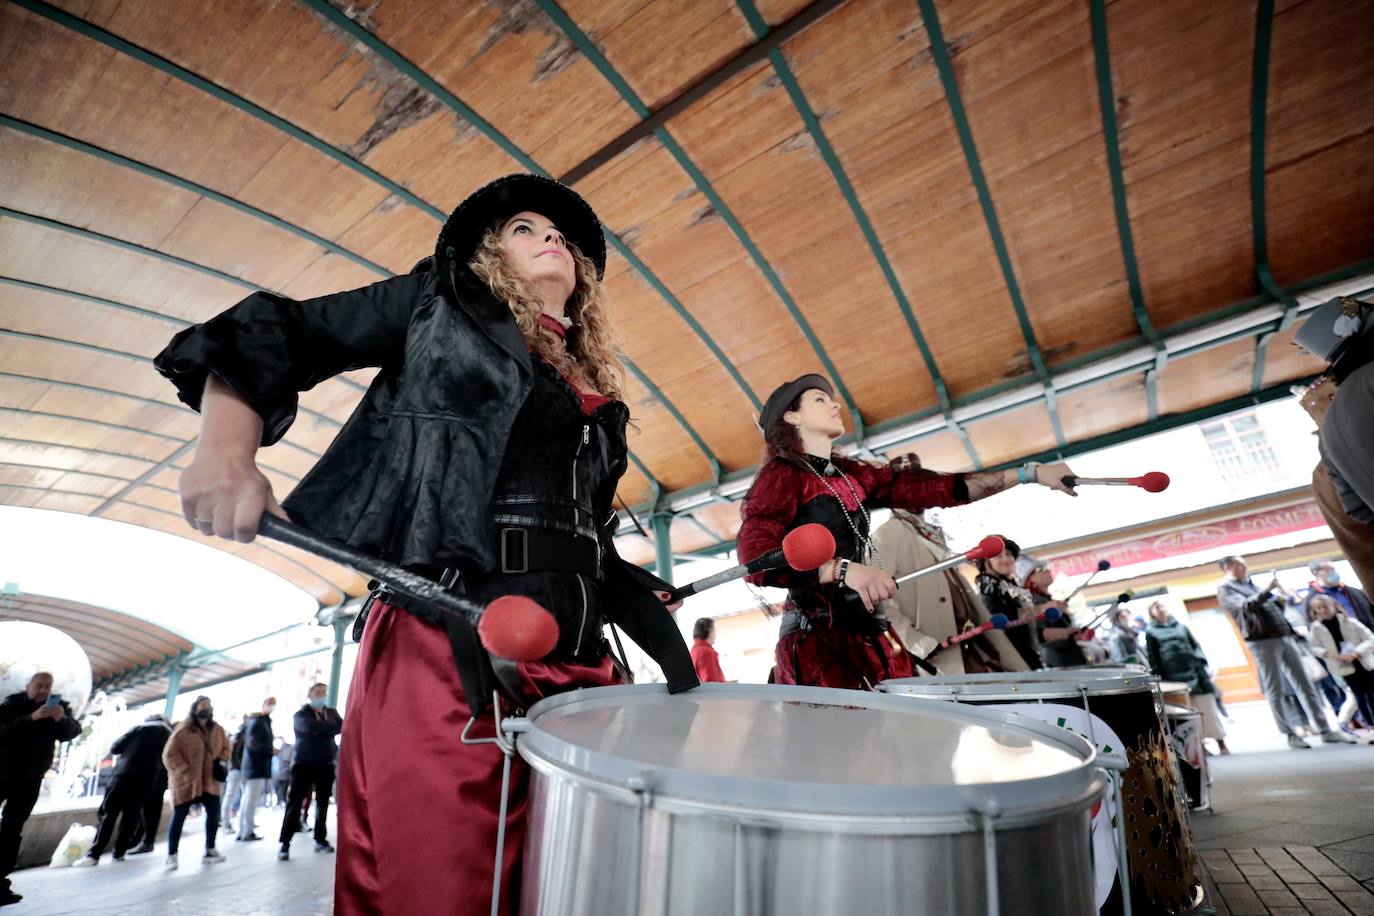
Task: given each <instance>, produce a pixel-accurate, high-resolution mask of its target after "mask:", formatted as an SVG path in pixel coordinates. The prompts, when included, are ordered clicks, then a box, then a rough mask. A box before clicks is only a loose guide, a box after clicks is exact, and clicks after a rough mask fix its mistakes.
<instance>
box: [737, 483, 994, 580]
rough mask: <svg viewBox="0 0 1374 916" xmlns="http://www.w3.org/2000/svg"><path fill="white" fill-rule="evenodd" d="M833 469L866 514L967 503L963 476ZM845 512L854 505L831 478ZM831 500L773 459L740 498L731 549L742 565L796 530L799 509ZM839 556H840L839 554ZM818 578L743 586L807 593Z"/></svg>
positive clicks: (782, 572)
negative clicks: (852, 490) (849, 484)
mask: <svg viewBox="0 0 1374 916" xmlns="http://www.w3.org/2000/svg"><path fill="white" fill-rule="evenodd" d="M835 464H836V465H837V466H838V467H839V468H840V470H842V471H844V473H845V474H847V475H848V476H849V479H850V481H851V482H852V483H853V484H854V486H855V488H856V489H857V490H858V494H859V497H860V498H861V499H862V500H863V504H864V505H865V506H866V507H867V508H869V509H881V508H888V507H891V508H898V509H908V510H910V511H912V512H920V511H922V510H925V509H930V508H933V507H935V506H957V505H960V504H962V503H965V502H968V487H967V485H966V484H965V483H964V478H963V475H962V474H939V473H936V472H935V471H927V470H924V469H919V468H913V469H910V470H894V469H893V468H892V467H890V466H888V465H876V464H869V463H867V462H864V461H856V460H853V459H850V458H839V459H836V461H835ZM830 481H831V486H832V487H834V488H835V491H836V492H837V493H838V494H839V495H840V498H841V502H842V503H843V504H844V508H845V509H846V510H848V511H850V512H853V511H855V510H856V509H857V508H858V506H857V504H856V503H855V502H854V499H853V496H852V495H851V494H850V492H849V488H848V487H846V486H845V485H844V483H843V482H842V481H841V480H840V478H838V477H835V478H830ZM821 497H826V498H830V499H833V498H834V497H833V496H832V495H831V493H830V491H829V490H828V489H826V487H825V484H824V483H822V482H821V479H820V478H819V477H817V476H816V475H815V474H812V473H811V472H810V471H809V470H807V469H806V468H804V467H801V466H799V465H796V464H793V463H791V462H788V461H782V460H778V459H773V460H772V461H769V462H768V463H767V464H765V465H764V466H763V468H762V469H761V470H760V471H759V474H758V477H757V478H755V480H754V485H753V486H752V487H751V488H750V489H749V493H748V495H746V496H745V498H744V505H743V507H742V509H741V514H742V515H743V517H744V523H743V525H741V527H740V530H739V535H738V537H737V540H736V546H737V549H738V551H739V559H740V562H741V563H747V562H749V561H750V560H752V559H754V558H755V557H757V556H760V555H761V554H764V553H767V552H768V551H770V550H773V549H775V548H776V547H778V546H780V545H781V544H782V539H783V535H785V534H787V532H788V531H790V530H792V529H793V528H795V527H797V518H798V516H800V515H801V514H802V507H803V506H805V505H807V504H808V503H810V502H811V501H812V500H815V499H818V498H821ZM832 533H834V534H835V535H836V540H837V541H840V540H843V539H848V538H849V537H850V534H849V532H848V531H833V529H832ZM841 552H843V551H842V550H841ZM817 575H818V573H817V572H815V571H812V572H796V571H794V570H790V569H787V568H783V569H778V570H769V571H767V572H762V573H755V574H754V575H752V576H749V577H748V581H750V582H752V583H753V584H755V585H771V586H775V587H777V588H807V587H814V586H815V585H816V583H817Z"/></svg>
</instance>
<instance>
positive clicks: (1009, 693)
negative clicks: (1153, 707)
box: [878, 668, 1159, 700]
mask: <svg viewBox="0 0 1374 916" xmlns="http://www.w3.org/2000/svg"><path fill="white" fill-rule="evenodd" d="M1101 670H1104V671H1110V672H1111V673H1110V674H1106V675H1103V676H1099V677H1093V676H1091V675H1090V674H1089V673H1088V669H1057V668H1050V669H1047V670H1042V671H1003V672H997V673H994V674H943V675H934V676H926V677H900V678H889V679H888V680H885V681H879V682H878V690H879V692H881V693H886V694H891V695H893V696H919V697H934V698H936V699H946V700H956V699H958V698H960V697H966V696H967V697H974V698H977V699H980V700H1023V699H1033V700H1048V699H1062V698H1074V697H1082V695H1083V694H1084V693H1087V695H1088V696H1089V697H1104V696H1116V695H1121V694H1131V693H1142V692H1147V691H1148V692H1150V693H1153V692H1154V690H1155V686H1156V685H1157V684H1158V682H1159V677H1158V676H1157V675H1154V674H1148V673H1144V672H1142V673H1139V674H1135V673H1130V674H1123V672H1125V671H1127V670H1129V669H1125V668H1115V669H1101Z"/></svg>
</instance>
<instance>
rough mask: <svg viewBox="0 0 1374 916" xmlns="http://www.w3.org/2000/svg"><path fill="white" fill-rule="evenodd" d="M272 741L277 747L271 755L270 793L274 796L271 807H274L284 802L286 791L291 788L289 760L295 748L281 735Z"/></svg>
mask: <svg viewBox="0 0 1374 916" xmlns="http://www.w3.org/2000/svg"><path fill="white" fill-rule="evenodd" d="M273 743H274V744H275V745H276V748H277V752H276V754H274V755H273V757H272V794H273V795H274V796H275V801H273V803H272V807H274V808H275V807H276V806H278V805H285V804H286V796H287V793H288V792H289V791H290V790H291V761H292V758H293V757H294V756H295V753H296V748H295V746H294V745H291V744H287V743H286V739H284V738H281V737H278V738H277V739H276V741H274V742H273Z"/></svg>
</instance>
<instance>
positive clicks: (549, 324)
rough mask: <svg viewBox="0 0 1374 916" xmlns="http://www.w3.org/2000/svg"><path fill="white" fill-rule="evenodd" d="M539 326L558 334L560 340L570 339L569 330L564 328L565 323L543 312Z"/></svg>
mask: <svg viewBox="0 0 1374 916" xmlns="http://www.w3.org/2000/svg"><path fill="white" fill-rule="evenodd" d="M539 324H540V325H542V326H543V327H545V328H548V329H549V330H550V331H553V332H554V333H555V334H557V335H558V339H559V340H567V339H568V329H567V328H565V327H563V322H561V321H559V320H558V319H557V318H555V317H553V316H552V315H545V314H544V313H543V312H540V313H539Z"/></svg>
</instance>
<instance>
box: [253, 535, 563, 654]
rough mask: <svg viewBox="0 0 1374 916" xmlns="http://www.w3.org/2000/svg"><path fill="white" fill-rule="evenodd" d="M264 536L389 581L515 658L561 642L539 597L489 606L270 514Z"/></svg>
mask: <svg viewBox="0 0 1374 916" xmlns="http://www.w3.org/2000/svg"><path fill="white" fill-rule="evenodd" d="M258 533H259V534H261V535H262V536H263V537H267V538H271V539H272V540H274V541H280V542H281V543H283V544H289V545H291V546H292V547H297V548H299V549H301V550H304V551H306V552H307V553H312V554H314V555H315V556H317V557H322V558H324V559H326V560H332V561H333V562H335V563H338V564H340V565H343V566H350V567H352V568H354V569H356V570H359V571H360V572H364V573H366V574H367V575H369V576H371V577H372V578H374V579H378V580H380V581H381V582H383V583H385V584H386V587H387V589H388V590H390V591H392V592H394V593H396V594H397V595H400V596H402V597H404V598H408V599H410V600H413V601H418V602H420V603H422V604H424V605H427V606H428V607H432V608H434V609H435V610H437V611H438V612H439V613H441V614H443V615H444V616H446V617H457V618H459V619H461V620H464V621H466V622H467V623H470V624H472V625H473V626H475V627H477V637H478V639H480V640H481V642H482V645H483V646H485V647H486V648H487V650H488V651H490V652H491V653H492V654H493V655H497V656H499V657H501V658H508V659H510V660H511V661H518V662H523V661H534V660H536V659H540V658H543V657H544V656H545V655H548V654H549V653H550V652H552V651H553V647H554V646H555V645H556V644H557V643H558V621H557V620H555V619H554V618H553V615H552V614H550V613H549V612H548V611H546V610H545V609H544V608H542V607H540V606H539V604H538V603H537V602H535V601H532V600H531V599H529V598H526V597H524V596H522V595H503V596H501V597H500V598H497V599H496V600H495V601H493V602H491V603H490V604H488V605H487V606H486V607H485V608H483V607H482V606H480V605H478V604H476V603H474V602H472V601H468V600H467V599H466V598H460V597H459V596H457V595H455V594H453V593H452V592H450V591H448V590H446V589H445V588H444V587H443V586H442V585H440V584H439V583H438V582H435V581H433V580H432V579H426V578H425V577H424V576H421V575H418V574H416V573H413V572H411V571H410V570H408V569H404V568H402V567H400V566H397V565H396V564H394V563H389V562H387V561H386V560H382V559H378V558H377V557H374V556H371V555H369V554H366V553H363V552H362V551H360V550H357V549H356V548H353V547H350V546H348V545H347V544H341V543H339V542H338V541H335V540H332V539H330V538H327V537H324V536H323V535H320V534H316V533H315V532H314V531H311V530H309V529H308V528H302V527H300V526H299V525H296V524H293V523H291V522H288V521H286V520H285V519H283V518H280V517H278V516H276V515H272V514H270V513H264V514H263V516H262V521H261V522H259V523H258Z"/></svg>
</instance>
